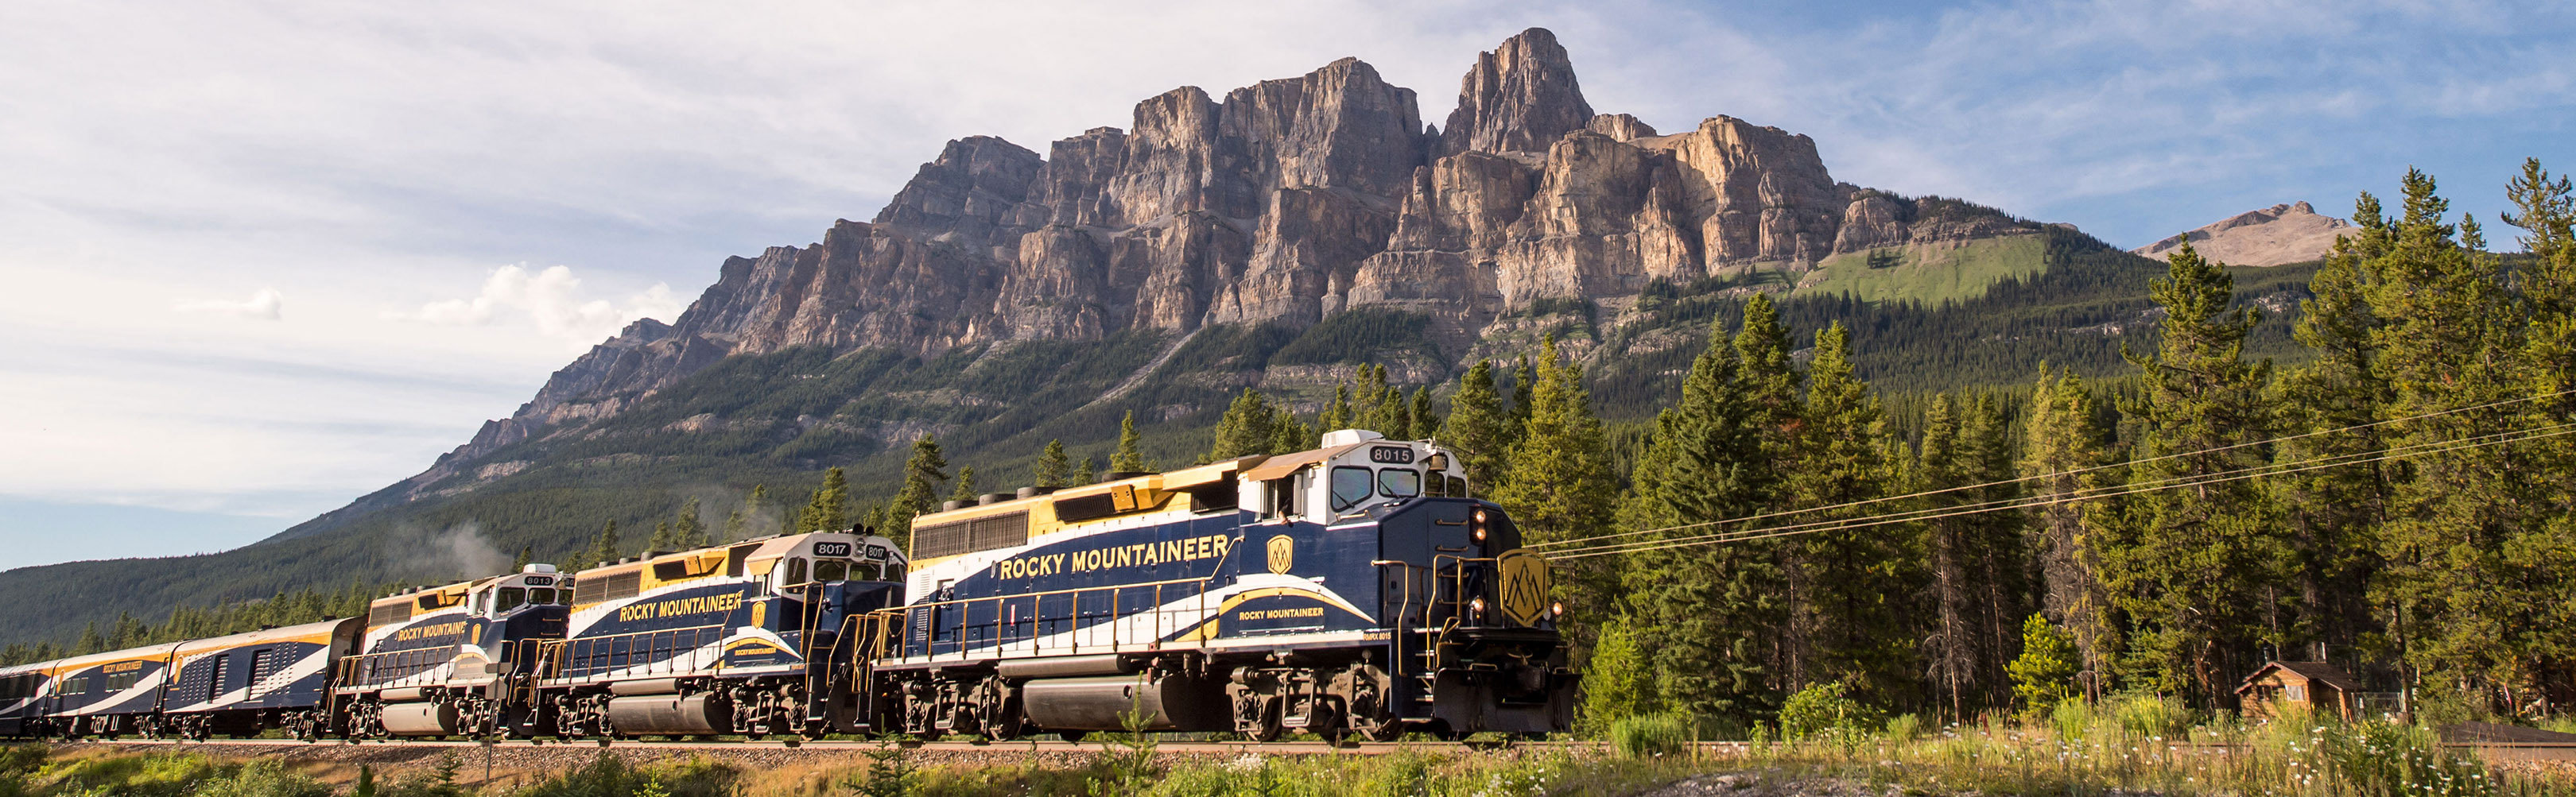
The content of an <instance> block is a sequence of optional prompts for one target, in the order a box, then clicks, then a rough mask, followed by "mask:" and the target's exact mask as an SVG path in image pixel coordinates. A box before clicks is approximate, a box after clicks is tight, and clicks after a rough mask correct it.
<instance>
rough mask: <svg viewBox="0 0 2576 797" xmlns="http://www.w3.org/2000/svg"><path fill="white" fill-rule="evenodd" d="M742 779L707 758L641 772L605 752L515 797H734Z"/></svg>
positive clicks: (646, 768) (678, 762)
mask: <svg viewBox="0 0 2576 797" xmlns="http://www.w3.org/2000/svg"><path fill="white" fill-rule="evenodd" d="M739 775H740V773H739V772H737V771H736V770H734V768H733V767H730V766H727V765H725V764H721V763H717V762H714V761H709V760H707V759H704V758H692V759H689V760H686V761H677V762H666V763H659V764H655V765H653V766H650V767H644V768H637V767H633V766H629V765H628V764H627V763H626V761H625V760H624V759H621V758H618V757H617V756H615V755H612V754H610V753H608V752H607V751H605V750H603V751H600V753H599V756H598V757H596V758H592V759H591V760H590V763H589V764H587V765H585V766H583V767H582V768H580V769H576V770H573V771H570V772H566V773H564V774H562V775H558V776H555V777H553V778H549V779H547V780H546V781H545V782H543V783H539V784H537V785H534V786H530V787H528V788H527V789H525V790H522V791H520V792H518V794H517V795H516V796H515V797H639V795H649V796H650V797H734V793H735V791H736V789H735V788H734V781H735V780H736V779H737V778H738V777H739Z"/></svg>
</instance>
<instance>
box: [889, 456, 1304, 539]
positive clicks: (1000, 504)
mask: <svg viewBox="0 0 2576 797" xmlns="http://www.w3.org/2000/svg"><path fill="white" fill-rule="evenodd" d="M1289 456H1295V455H1293V454H1292V455H1289ZM1264 459H1277V457H1264V456H1263V455H1260V454H1253V455H1250V456H1242V457H1235V458H1233V459H1229V460H1226V461H1223V462H1211V463H1208V464H1205V465H1197V466H1193V467H1187V468H1182V469H1180V470H1174V471H1165V472H1162V473H1147V474H1142V475H1137V476H1129V477H1127V478H1124V479H1118V480H1115V481H1105V482H1098V483H1094V484H1084V485H1077V486H1073V487H1065V488H1061V489H1058V490H1056V491H1055V492H1051V493H1046V494H1043V495H1034V496H1030V497H1027V498H1012V499H1009V500H1005V501H995V502H993V503H989V504H976V505H973V506H961V507H958V508H956V509H949V510H944V511H939V512H927V513H923V514H922V515H920V516H918V517H915V518H913V520H912V524H913V526H914V527H916V528H918V527H920V526H925V525H930V524H934V523H941V522H946V521H951V520H965V519H968V518H977V517H983V516H986V515H998V514H1005V513H1009V512H1014V511H1025V510H1027V509H1028V508H1029V507H1032V506H1036V505H1038V504H1043V503H1052V502H1055V501H1061V500H1064V499H1067V498H1082V497H1086V496H1093V495H1107V494H1109V493H1111V492H1113V491H1115V490H1117V489H1118V488H1120V487H1126V488H1128V489H1130V490H1149V491H1155V492H1167V493H1171V492H1181V491H1184V490H1193V489H1197V488H1200V487H1206V486H1209V485H1212V484H1217V483H1220V482H1223V481H1224V480H1225V479H1226V477H1228V476H1231V475H1235V474H1236V473H1237V472H1239V471H1241V470H1242V469H1244V468H1249V467H1252V466H1254V465H1257V464H1260V463H1261V461H1262V460H1264Z"/></svg>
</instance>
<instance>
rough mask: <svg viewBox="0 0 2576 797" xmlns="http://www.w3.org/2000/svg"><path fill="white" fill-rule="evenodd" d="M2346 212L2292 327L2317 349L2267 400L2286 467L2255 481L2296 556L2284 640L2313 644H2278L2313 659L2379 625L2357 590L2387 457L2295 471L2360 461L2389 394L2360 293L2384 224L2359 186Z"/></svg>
mask: <svg viewBox="0 0 2576 797" xmlns="http://www.w3.org/2000/svg"><path fill="white" fill-rule="evenodd" d="M2353 221H2354V223H2355V224H2356V225H2357V230H2358V231H2357V233H2356V234H2353V235H2346V236H2342V237H2340V238H2338V239H2336V241H2335V246H2334V250H2333V252H2332V253H2331V254H2329V255H2328V256H2327V258H2326V261H2325V263H2324V265H2323V266H2322V267H2321V268H2319V269H2318V270H2317V273H2316V276H2315V277H2313V278H2311V280H2310V281H2309V283H2308V292H2309V293H2310V294H2312V298H2310V299H2307V300H2305V301H2302V302H2300V313H2299V319H2298V322H2297V323H2296V324H2295V325H2294V326H2293V328H2292V335H2293V336H2294V337H2295V338H2296V339H2297V340H2298V342H2299V343H2301V344H2303V345H2305V346H2307V347H2308V348H2309V349H2310V350H2312V351H2314V352H2316V354H2317V357H2316V358H2315V359H2314V360H2311V361H2309V362H2308V363H2306V364H2304V365H2302V366H2300V367H2298V368H2296V369H2292V370H2290V371H2289V372H2288V373H2286V374H2284V375H2283V377H2282V378H2281V379H2280V380H2278V384H2277V390H2278V392H2279V396H2278V397H2277V398H2275V399H2273V400H2272V402H2271V403H2272V404H2273V405H2274V406H2276V407H2279V408H2281V412H2280V427H2281V431H2283V432H2286V433H2289V436H2288V439H2285V440H2284V441H2283V442H2282V443H2281V444H2280V445H2279V446H2277V447H2276V449H2275V453H2274V456H2273V459H2274V461H2275V462H2276V463H2277V464H2279V465H2281V466H2283V467H2284V468H2285V469H2290V470H2291V472H2287V473H2283V474H2281V475H2279V476H2275V477H2272V478H2267V479H2265V480H2264V481H2263V487H2264V488H2265V489H2266V490H2267V491H2268V492H2269V493H2270V495H2271V500H2272V502H2273V505H2274V506H2277V507H2279V508H2280V510H2281V512H2282V518H2283V520H2284V521H2285V522H2286V524H2287V525H2286V531H2287V532H2288V541H2289V544H2290V546H2291V548H2292V549H2293V551H2294V552H2295V555H2296V556H2297V557H2298V560H2297V566H2296V567H2294V568H2292V574H2293V578H2295V579H2296V580H2297V584H2298V606H2297V611H2296V614H2295V615H2294V617H2295V620H2296V622H2295V623H2294V624H2293V625H2292V626H2291V627H2290V629H2289V631H2290V637H2291V639H2290V640H2289V641H2291V642H2296V641H2298V640H2300V639H2305V640H2309V641H2312V642H2313V643H2314V644H2313V645H2308V646H2300V645H2295V644H2285V645H2284V646H2283V647H2284V649H2285V650H2288V649H2291V648H2296V647H2308V648H2310V650H2308V651H2306V653H2305V655H2303V656H2302V657H2304V658H2318V659H2323V658H2324V656H2323V651H2322V650H2317V649H2315V648H2318V647H2322V646H2326V645H2334V646H2346V647H2349V646H2351V645H2354V644H2358V643H2360V642H2361V641H2363V639H2364V638H2365V635H2367V634H2370V633H2372V632H2373V631H2374V630H2375V627H2376V625H2377V623H2376V622H2374V620H2373V618H2374V616H2375V615H2376V614H2377V612H2375V611H2373V610H2372V609H2371V607H2370V605H2369V600H2368V594H2367V592H2366V590H2365V589H2364V588H2365V586H2366V585H2368V584H2369V583H2370V582H2371V581H2372V580H2373V579H2375V578H2376V577H2377V573H2378V570H2379V562H2378V545H2377V537H2378V532H2379V528H2380V525H2381V524H2382V523H2384V522H2386V520H2387V514H2386V513H2387V510H2388V501H2389V492H2390V489H2391V487H2392V483H2391V481H2390V472H2389V466H2388V465H2387V464H2386V463H2384V462H2375V461H2368V460H2367V459H2364V460H2363V461H2359V462H2355V463H2354V464H2349V465H2343V466H2340V467H2332V468H2322V469H2297V466H2298V464H2299V463H2305V462H2312V461H2315V460H2318V459H2320V458H2329V457H2340V458H2366V457H2368V456H2370V455H2373V454H2377V453H2379V452H2382V451H2385V450H2386V448H2387V443H2386V440H2385V439H2384V436H2383V432H2384V429H2383V427H2381V426H2378V425H2375V424H2373V423H2371V422H2372V421H2375V420H2377V419H2378V418H2379V417H2380V414H2381V413H2382V411H2383V410H2384V408H2385V407H2386V406H2387V404H2388V401H2389V398H2390V395H2389V389H2388V382H2387V380H2385V379H2381V378H2380V377H2379V376H2378V375H2377V371H2378V366H2377V362H2376V361H2377V356H2378V350H2377V349H2376V348H2375V347H2374V346H2373V344H2372V343H2371V340H2370V337H2371V330H2372V328H2374V327H2376V326H2378V323H2379V322H2378V319H2377V317H2376V316H2375V315H2374V314H2373V313H2372V312H2371V309H2370V304H2369V296H2368V293H2369V290H2370V284H2371V283H2372V282H2373V281H2374V279H2375V277H2374V276H2373V275H2372V274H2371V273H2370V268H2371V266H2372V265H2373V264H2374V263H2375V261H2376V260H2377V258H2379V257H2380V256H2381V255H2382V254H2384V253H2385V252H2386V251H2387V248H2388V244H2389V226H2388V223H2387V220H2386V219H2384V218H2382V217H2381V216H2380V209H2379V200H2378V198H2376V197H2373V196H2371V195H2369V194H2367V193H2365V194H2362V195H2361V198H2360V200H2359V201H2358V202H2356V203H2355V208H2354V212H2353Z"/></svg>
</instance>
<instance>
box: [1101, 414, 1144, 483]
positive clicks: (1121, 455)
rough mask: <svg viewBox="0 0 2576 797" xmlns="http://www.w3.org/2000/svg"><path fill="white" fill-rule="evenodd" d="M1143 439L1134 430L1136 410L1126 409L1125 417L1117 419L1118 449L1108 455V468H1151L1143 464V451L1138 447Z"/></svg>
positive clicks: (1141, 470)
mask: <svg viewBox="0 0 2576 797" xmlns="http://www.w3.org/2000/svg"><path fill="white" fill-rule="evenodd" d="M1144 440H1145V436H1144V435H1142V434H1138V433H1137V432H1136V411H1135V410H1128V411H1127V415H1126V417H1124V418H1121V419H1119V421H1118V450H1117V451H1114V452H1111V453H1110V455H1109V469H1110V470H1123V471H1127V472H1130V473H1143V472H1146V471H1149V470H1153V468H1152V467H1149V466H1147V465H1146V464H1145V453H1144V452H1143V451H1142V450H1139V449H1138V446H1141V445H1143V444H1144Z"/></svg>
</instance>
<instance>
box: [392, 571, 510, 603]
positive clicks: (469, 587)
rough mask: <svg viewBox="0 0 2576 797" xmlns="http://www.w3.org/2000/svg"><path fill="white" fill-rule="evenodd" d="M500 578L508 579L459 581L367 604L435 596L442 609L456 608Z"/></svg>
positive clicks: (488, 578) (423, 588)
mask: <svg viewBox="0 0 2576 797" xmlns="http://www.w3.org/2000/svg"><path fill="white" fill-rule="evenodd" d="M509 575H518V574H516V573H512V574H509ZM498 578H506V576H484V577H482V578H478V579H474V580H472V581H459V582H456V583H454V584H447V585H444V586H437V587H422V588H420V589H416V590H411V591H409V592H402V593H397V594H393V595H387V596H384V597H382V598H377V599H375V600H372V601H368V602H367V606H368V607H369V608H374V607H377V606H383V605H385V604H388V603H394V602H397V601H417V600H420V598H421V596H423V595H435V596H438V599H439V606H440V607H442V608H443V607H448V606H454V605H456V604H458V603H461V602H463V601H464V600H465V594H466V593H468V592H472V591H474V588H475V587H477V586H481V585H483V584H485V583H488V582H490V581H492V580H494V579H498Z"/></svg>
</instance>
